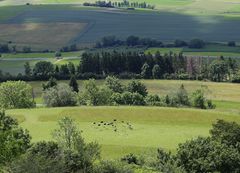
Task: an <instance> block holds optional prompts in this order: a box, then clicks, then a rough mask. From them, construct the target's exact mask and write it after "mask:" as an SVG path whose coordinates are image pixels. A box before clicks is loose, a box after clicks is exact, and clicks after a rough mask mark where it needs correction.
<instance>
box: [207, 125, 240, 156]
mask: <svg viewBox="0 0 240 173" xmlns="http://www.w3.org/2000/svg"><path fill="white" fill-rule="evenodd" d="M210 134H211V136H212V138H213V139H214V140H216V141H219V142H221V143H224V144H226V145H228V146H233V147H237V148H238V149H239V152H240V125H239V124H237V123H235V122H226V121H223V120H218V121H217V122H216V123H214V124H213V128H212V129H211V130H210Z"/></svg>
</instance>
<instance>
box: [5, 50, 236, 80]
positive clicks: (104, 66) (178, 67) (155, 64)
mask: <svg viewBox="0 0 240 173" xmlns="http://www.w3.org/2000/svg"><path fill="white" fill-rule="evenodd" d="M24 71H25V72H24V74H18V75H17V76H12V75H10V74H9V73H5V74H4V73H1V72H0V80H1V81H6V80H25V81H29V80H30V81H31V80H48V79H49V78H50V77H54V78H56V79H62V80H64V79H65V80H66V79H70V78H71V76H75V77H76V78H77V79H90V78H95V79H104V78H106V77H107V76H108V75H114V76H117V77H118V78H121V79H132V78H136V79H181V80H211V81H215V82H223V81H228V82H234V83H239V82H240V66H239V61H238V60H237V59H234V58H224V57H219V58H206V57H186V56H184V55H183V54H182V53H179V54H175V53H172V52H170V53H168V54H161V53H160V52H156V53H155V54H151V53H147V54H145V53H139V52H135V51H125V52H117V51H111V52H110V51H108V52H107V51H103V52H95V53H91V52H85V53H83V54H82V57H81V60H80V62H79V65H77V66H76V65H74V64H73V63H71V62H69V63H68V64H63V65H54V64H52V63H51V62H48V61H39V62H37V63H36V64H35V65H34V67H33V68H31V66H30V64H29V63H28V62H26V63H25V65H24Z"/></svg>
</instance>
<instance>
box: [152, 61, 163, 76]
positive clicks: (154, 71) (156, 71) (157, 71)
mask: <svg viewBox="0 0 240 173" xmlns="http://www.w3.org/2000/svg"><path fill="white" fill-rule="evenodd" d="M152 77H153V79H160V78H161V68H160V66H159V65H158V64H156V65H154V66H153V69H152Z"/></svg>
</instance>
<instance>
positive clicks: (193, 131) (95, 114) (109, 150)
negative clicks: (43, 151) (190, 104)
mask: <svg viewBox="0 0 240 173" xmlns="http://www.w3.org/2000/svg"><path fill="white" fill-rule="evenodd" d="M7 114H9V115H11V116H14V117H16V118H18V119H19V121H20V122H21V126H22V127H24V128H27V129H28V130H29V131H30V134H31V135H32V137H33V141H35V142H36V141H41V140H50V139H51V132H52V130H53V129H54V128H55V127H56V122H57V120H58V119H59V118H61V117H64V116H69V117H71V118H73V119H75V120H76V121H77V123H78V125H79V128H80V129H81V130H82V131H83V132H82V134H83V136H84V138H85V139H86V140H87V141H97V142H99V144H101V146H102V154H103V155H102V156H103V157H104V158H117V157H119V156H122V155H124V154H127V153H130V152H131V153H140V152H149V151H151V150H156V149H157V148H158V147H160V148H164V149H168V150H172V151H173V152H174V151H175V149H176V147H177V145H178V144H179V143H181V142H184V141H186V140H187V139H192V138H195V137H197V136H199V135H201V136H207V135H208V134H209V133H208V132H209V129H210V127H211V123H212V122H215V121H216V120H217V119H225V120H227V121H236V122H240V116H239V115H236V114H229V113H228V114H227V113H221V112H217V111H204V110H194V109H176V108H157V107H66V108H36V109H23V110H8V111H7ZM114 119H116V129H117V131H114V130H115V128H113V127H112V126H109V125H104V124H103V123H100V122H101V121H103V122H104V123H105V122H107V123H109V122H113V120H114ZM122 121H123V122H124V123H123V122H122ZM94 122H95V123H96V124H97V125H94V124H93V123H94ZM126 123H128V124H130V125H131V127H132V129H129V127H128V125H126ZM98 124H100V126H98Z"/></svg>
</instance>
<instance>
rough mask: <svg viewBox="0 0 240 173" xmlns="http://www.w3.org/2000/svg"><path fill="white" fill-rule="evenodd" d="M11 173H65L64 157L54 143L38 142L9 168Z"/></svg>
mask: <svg viewBox="0 0 240 173" xmlns="http://www.w3.org/2000/svg"><path fill="white" fill-rule="evenodd" d="M10 168H11V172H13V173H36V172H48V173H56V172H58V173H66V167H65V165H64V157H63V154H62V151H61V149H60V148H59V146H58V144H57V143H55V142H38V143H36V144H34V145H33V146H32V147H31V148H30V149H29V150H28V151H27V152H26V153H25V154H24V155H22V156H21V157H20V158H19V159H17V160H15V161H14V162H13V163H12V164H11V166H10Z"/></svg>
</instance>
